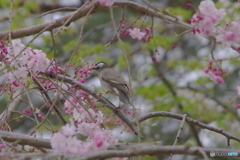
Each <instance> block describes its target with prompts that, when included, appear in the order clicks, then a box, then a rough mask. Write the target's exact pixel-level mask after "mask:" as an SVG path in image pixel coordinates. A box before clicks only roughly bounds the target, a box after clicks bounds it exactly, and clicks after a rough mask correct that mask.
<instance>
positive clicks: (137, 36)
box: [128, 28, 146, 40]
mask: <svg viewBox="0 0 240 160" xmlns="http://www.w3.org/2000/svg"><path fill="white" fill-rule="evenodd" d="M128 32H129V35H130V36H131V37H132V38H133V39H138V40H143V39H144V37H145V35H146V33H144V32H141V31H140V29H138V28H133V29H128Z"/></svg>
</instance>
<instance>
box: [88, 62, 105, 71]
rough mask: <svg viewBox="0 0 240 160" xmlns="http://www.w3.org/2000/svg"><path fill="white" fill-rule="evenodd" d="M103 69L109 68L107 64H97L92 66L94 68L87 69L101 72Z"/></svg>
mask: <svg viewBox="0 0 240 160" xmlns="http://www.w3.org/2000/svg"><path fill="white" fill-rule="evenodd" d="M104 68H109V65H107V63H105V62H97V63H95V64H94V66H93V67H92V68H89V70H93V69H94V70H97V71H101V70H103V69H104Z"/></svg>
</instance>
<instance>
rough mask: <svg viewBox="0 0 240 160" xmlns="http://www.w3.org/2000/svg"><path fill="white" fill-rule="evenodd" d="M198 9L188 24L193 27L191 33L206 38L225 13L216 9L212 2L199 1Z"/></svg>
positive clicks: (206, 0)
mask: <svg viewBox="0 0 240 160" xmlns="http://www.w3.org/2000/svg"><path fill="white" fill-rule="evenodd" d="M198 9H199V10H198V11H197V13H196V14H194V15H193V17H192V18H191V19H190V23H191V24H194V25H195V26H194V29H193V33H194V34H201V35H204V36H208V35H209V34H211V33H212V32H213V31H214V29H215V26H216V25H217V24H218V22H219V21H220V19H222V17H223V16H224V15H225V11H224V10H223V9H219V10H218V9H216V7H215V4H214V3H213V1H212V0H204V1H201V3H200V5H199V7H198Z"/></svg>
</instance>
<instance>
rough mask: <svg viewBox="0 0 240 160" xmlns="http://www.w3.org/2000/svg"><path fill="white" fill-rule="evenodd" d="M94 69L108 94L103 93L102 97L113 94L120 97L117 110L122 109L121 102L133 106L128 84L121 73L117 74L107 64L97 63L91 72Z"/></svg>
mask: <svg viewBox="0 0 240 160" xmlns="http://www.w3.org/2000/svg"><path fill="white" fill-rule="evenodd" d="M92 69H93V70H97V71H98V77H99V80H100V83H101V85H102V87H103V88H104V89H105V90H106V92H101V93H100V95H102V94H107V93H111V94H113V95H116V96H118V97H119V106H118V107H117V108H121V107H120V102H123V103H125V104H129V105H130V106H132V102H131V100H130V93H129V88H128V85H127V82H126V81H125V79H124V78H123V76H122V75H121V74H120V73H118V72H116V71H115V70H114V69H112V68H111V67H110V66H109V65H108V64H107V63H105V62H97V63H95V64H94V65H93V67H92V68H89V70H92Z"/></svg>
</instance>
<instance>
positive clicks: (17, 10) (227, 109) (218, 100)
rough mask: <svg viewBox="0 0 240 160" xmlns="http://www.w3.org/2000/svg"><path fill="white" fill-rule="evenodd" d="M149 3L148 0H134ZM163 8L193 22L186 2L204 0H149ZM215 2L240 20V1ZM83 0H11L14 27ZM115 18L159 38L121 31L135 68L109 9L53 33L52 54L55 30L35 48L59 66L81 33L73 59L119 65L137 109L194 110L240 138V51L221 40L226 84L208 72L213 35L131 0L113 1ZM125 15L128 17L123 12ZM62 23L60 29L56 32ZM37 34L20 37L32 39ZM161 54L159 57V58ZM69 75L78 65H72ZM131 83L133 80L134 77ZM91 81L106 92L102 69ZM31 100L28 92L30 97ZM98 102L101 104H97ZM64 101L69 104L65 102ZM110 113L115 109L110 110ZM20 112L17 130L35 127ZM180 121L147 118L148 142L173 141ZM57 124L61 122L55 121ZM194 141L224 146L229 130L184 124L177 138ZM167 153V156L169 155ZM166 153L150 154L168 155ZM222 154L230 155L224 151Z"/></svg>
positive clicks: (5, 6)
mask: <svg viewBox="0 0 240 160" xmlns="http://www.w3.org/2000/svg"><path fill="white" fill-rule="evenodd" d="M134 2H137V3H140V4H142V5H146V1H140V0H138V1H134ZM147 2H148V3H149V4H151V5H152V6H154V7H156V8H158V9H159V12H162V13H165V14H170V15H172V16H174V17H177V18H178V19H179V20H180V21H184V22H186V23H187V22H188V20H189V19H190V18H191V16H192V15H193V14H194V13H195V9H194V7H186V6H185V4H186V3H191V4H193V5H194V6H195V7H196V8H197V6H198V5H199V3H200V1H199V0H191V1H189V0H179V1H176V0H161V1H159V0H151V1H149V0H148V1H147ZM214 2H216V6H217V7H218V8H224V9H225V10H226V12H227V15H226V18H225V19H224V20H222V21H221V22H220V23H222V24H224V23H225V22H228V21H231V20H234V19H235V20H239V18H240V17H239V12H240V10H239V8H240V4H239V3H238V2H237V1H236V0H235V1H234V0H232V1H225V0H219V1H214ZM84 3H85V0H68V1H65V0H38V1H32V0H16V1H14V2H13V11H12V29H13V30H15V29H20V28H25V27H29V26H33V25H37V24H41V23H44V22H49V21H52V20H54V19H57V18H60V17H62V16H64V15H67V14H69V13H71V12H72V11H59V12H54V13H50V14H47V15H45V16H43V17H40V18H38V17H39V16H40V15H41V14H43V13H45V12H48V11H50V10H54V9H59V8H63V7H71V8H72V9H74V8H78V7H80V6H81V5H83V4H84ZM9 8H10V1H9V0H1V2H0V13H1V14H0V32H4V31H7V30H8V28H9V19H8V17H9ZM113 11H114V12H113V13H114V20H115V23H116V25H117V27H118V26H120V24H124V25H125V26H126V27H128V28H140V29H141V30H142V31H144V29H145V28H151V29H152V32H153V37H152V39H151V40H150V42H144V41H140V40H136V39H132V38H131V37H130V36H129V35H127V36H121V39H122V41H123V48H124V50H125V51H126V53H127V54H126V55H127V58H128V60H129V64H130V66H129V67H130V70H131V71H130V73H129V72H128V69H127V62H126V59H125V58H124V53H123V48H122V46H121V44H120V43H119V42H118V40H117V38H116V37H115V32H114V28H113V23H112V21H111V18H110V11H109V9H106V10H102V11H99V12H97V13H94V14H91V15H90V16H89V17H87V18H86V17H83V18H82V19H79V20H77V21H75V22H73V23H71V24H70V25H69V26H68V27H65V29H66V30H63V31H61V33H60V34H58V35H57V36H56V37H55V43H56V54H54V50H53V43H52V38H51V34H50V33H49V32H44V33H43V34H42V35H40V36H39V37H38V38H37V39H36V40H34V41H33V43H31V44H30V47H32V48H35V49H40V50H43V51H44V52H45V53H46V54H47V57H48V58H50V59H51V58H56V60H57V62H58V63H59V64H60V66H61V67H64V66H65V65H66V64H68V63H69V60H70V57H71V55H72V54H73V52H74V48H75V46H76V45H77V43H78V41H79V36H80V35H81V27H82V25H83V24H84V23H85V22H86V21H87V23H86V24H85V26H84V28H83V32H82V37H81V41H80V46H79V48H78V49H77V50H76V51H75V52H74V56H73V58H72V60H71V63H72V64H84V63H85V62H91V63H95V62H98V61H104V62H106V63H108V64H109V65H111V66H112V67H113V68H114V69H115V70H116V71H118V72H120V73H121V74H122V75H123V76H124V77H125V79H126V80H127V81H128V76H129V74H130V75H131V92H132V99H133V102H134V106H135V107H136V108H137V109H138V112H139V115H142V114H146V113H148V112H156V111H167V112H173V113H178V114H188V115H189V116H190V117H191V118H193V119H196V120H198V121H200V122H203V123H205V124H208V125H211V126H214V127H218V128H222V129H223V130H224V131H227V132H228V133H230V134H232V135H234V136H237V137H240V126H239V121H240V117H239V111H238V110H237V107H236V106H237V104H238V102H239V98H236V95H237V90H236V87H237V86H238V85H240V82H239V68H240V64H239V60H238V59H237V58H238V56H239V53H237V52H236V51H234V50H232V49H231V48H224V47H222V46H221V45H216V47H215V48H214V58H215V59H216V60H219V61H221V63H220V64H221V66H220V67H221V69H222V70H223V71H224V72H225V74H224V81H225V83H223V84H216V83H215V82H213V81H211V80H210V79H209V78H208V77H207V76H206V75H205V73H204V72H203V70H204V68H206V67H208V63H209V61H211V59H212V56H211V49H212V46H213V43H212V42H211V41H209V40H208V39H206V38H204V37H201V36H196V35H193V34H192V33H191V32H189V33H186V34H184V35H182V36H181V37H180V38H179V37H178V35H180V34H181V33H183V32H184V31H186V29H185V28H182V27H179V26H177V25H174V24H170V23H166V22H165V21H163V20H161V19H159V18H156V17H150V16H147V15H146V14H144V13H142V12H139V11H138V10H134V9H132V8H130V7H125V8H124V9H123V8H120V7H113ZM122 16H124V18H123V17H122ZM58 30H59V29H55V30H54V32H57V31H58ZM32 38H33V36H29V37H24V38H21V40H22V42H23V43H24V44H27V43H28V42H29V41H30V40H31V39H32ZM154 58H156V62H153V59H154ZM68 72H69V74H72V73H73V70H71V69H70V70H68ZM129 84H130V83H129ZM86 85H88V86H91V87H94V88H95V89H96V90H97V91H102V90H103V88H101V86H100V82H99V80H98V77H97V73H95V72H93V74H92V75H91V76H89V77H87V78H86ZM105 97H106V98H108V99H109V100H110V101H112V102H113V103H114V104H116V105H117V103H118V99H117V97H114V96H111V95H105ZM9 98H10V97H9V95H6V94H4V95H2V96H1V99H0V106H1V107H0V111H1V112H2V111H3V110H4V109H5V108H6V106H7V104H8V100H9ZM31 98H32V101H33V103H34V105H35V106H37V107H41V106H42V105H43V104H44V101H43V99H42V98H40V97H39V96H37V95H36V94H32V95H31ZM26 100H27V99H26ZM98 105H100V104H98ZM26 107H27V104H26V103H24V102H22V103H21V104H20V106H19V107H18V110H19V111H20V112H22V111H23V110H24V109H25V108H26ZM59 107H63V103H59ZM106 112H109V114H110V111H106ZM20 116H21V114H20V113H15V114H14V115H13V117H14V118H16V119H15V120H14V121H13V122H12V129H13V130H14V131H17V132H21V133H29V132H30V131H31V129H32V127H33V126H35V125H36V124H35V122H34V121H30V120H29V119H26V118H22V117H20ZM50 119H51V121H53V123H54V121H56V120H55V116H54V115H50ZM180 123H181V121H178V120H175V119H172V118H166V117H157V118H152V119H150V120H147V121H145V122H143V123H142V125H141V131H142V133H143V134H144V139H143V140H142V141H143V142H153V141H160V142H161V143H162V144H163V145H173V142H174V140H175V137H176V135H177V132H178V129H179V126H180ZM54 124H56V125H59V126H60V124H58V122H57V121H56V122H55V123H54ZM120 131H121V128H118V127H116V128H115V135H116V137H118V138H119V139H120V140H121V141H123V142H137V141H136V139H137V137H136V136H135V135H134V134H132V133H129V132H124V133H123V134H120V133H119V132H120ZM186 144H190V145H193V146H202V147H224V148H228V146H227V140H226V138H225V137H224V136H222V135H220V134H217V133H215V132H209V131H208V130H203V129H201V128H199V127H197V126H193V125H189V124H187V123H185V125H184V129H183V131H182V134H181V138H180V139H179V141H178V145H186ZM230 144H231V145H230V147H229V148H239V147H240V144H239V142H236V141H231V143H230ZM166 157H168V156H166ZM166 157H165V156H164V155H159V156H156V157H152V158H154V159H164V158H166ZM172 159H173V160H177V159H186V160H197V159H200V158H199V157H194V156H187V155H186V156H182V155H181V156H173V158H172ZM223 159H224V158H223Z"/></svg>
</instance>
